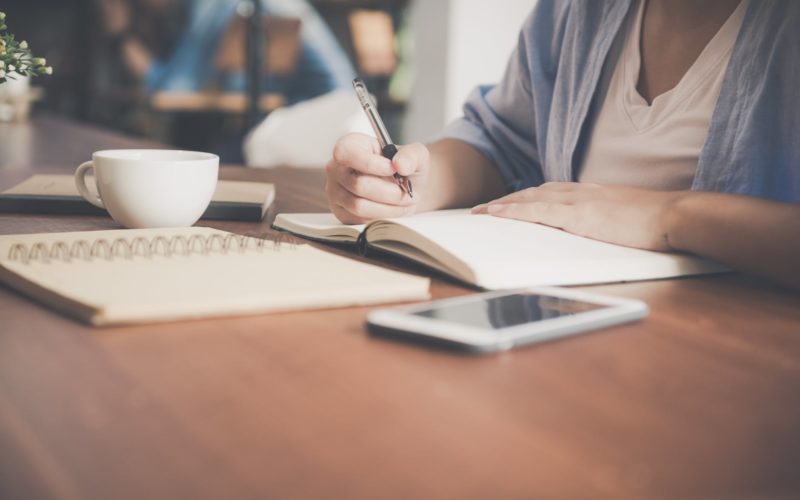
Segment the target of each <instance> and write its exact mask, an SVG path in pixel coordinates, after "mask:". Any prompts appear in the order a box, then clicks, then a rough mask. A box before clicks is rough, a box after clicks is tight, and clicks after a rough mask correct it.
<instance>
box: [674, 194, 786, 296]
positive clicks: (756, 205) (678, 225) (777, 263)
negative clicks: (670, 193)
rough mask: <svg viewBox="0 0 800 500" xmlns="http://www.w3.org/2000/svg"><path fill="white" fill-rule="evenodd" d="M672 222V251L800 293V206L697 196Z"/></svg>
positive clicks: (685, 199) (679, 203)
mask: <svg viewBox="0 0 800 500" xmlns="http://www.w3.org/2000/svg"><path fill="white" fill-rule="evenodd" d="M667 218H668V221H667V223H666V225H667V239H668V240H669V245H670V246H671V247H672V248H674V249H676V250H683V251H688V252H692V253H695V254H698V255H702V256H705V257H709V258H712V259H714V260H716V261H718V262H721V263H723V264H726V265H728V266H731V267H733V268H734V269H737V270H740V271H744V272H748V273H752V274H756V275H760V276H763V277H765V278H768V279H770V280H773V281H775V282H778V283H781V284H783V285H786V286H789V287H792V288H795V289H800V204H793V203H780V202H775V201H769V200H764V199H760V198H753V197H749V196H741V195H732V194H722V193H696V192H693V193H688V194H687V195H686V196H682V197H680V198H678V199H677V200H676V201H675V202H674V203H673V205H672V207H671V208H670V210H669V211H668V215H667Z"/></svg>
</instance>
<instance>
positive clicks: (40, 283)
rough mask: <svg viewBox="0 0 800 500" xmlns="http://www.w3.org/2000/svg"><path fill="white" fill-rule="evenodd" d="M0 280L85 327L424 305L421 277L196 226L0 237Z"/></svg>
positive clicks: (425, 293) (426, 282) (307, 248)
mask: <svg viewBox="0 0 800 500" xmlns="http://www.w3.org/2000/svg"><path fill="white" fill-rule="evenodd" d="M0 281H2V282H4V283H6V284H7V285H8V286H10V287H12V288H15V289H16V290H18V291H20V292H22V293H24V294H27V295H29V296H31V297H33V298H35V299H38V300H40V301H42V302H44V303H46V304H48V305H50V306H52V307H54V308H56V309H59V310H61V311H62V312H65V313H67V314H69V315H71V316H74V317H76V318H79V319H81V320H83V321H86V322H88V323H91V324H93V325H109V324H117V323H139V322H148V321H167V320H177V319H183V318H199V317H206V316H222V315H235V314H251V313H262V312H268V311H286V310H293V309H311V308H328V307H340V306H351V305H366V304H376V303H381V302H396V301H407V300H423V299H427V298H428V296H429V295H428V285H429V280H428V279H427V278H421V277H417V276H410V275H407V274H403V273H398V272H395V271H391V270H388V269H383V268H381V267H378V266H374V265H371V264H366V263H363V262H359V261H356V260H354V259H349V258H347V257H340V256H337V255H334V254H332V253H330V252H326V251H323V250H319V249H316V248H313V247H311V246H309V245H293V244H290V243H280V244H275V243H273V242H271V241H269V240H261V239H255V238H248V237H245V236H239V235H235V234H231V233H226V232H224V231H219V230H216V229H210V228H201V227H193V228H178V229H175V228H172V229H132V230H114V231H85V232H73V233H54V234H30V235H9V236H0Z"/></svg>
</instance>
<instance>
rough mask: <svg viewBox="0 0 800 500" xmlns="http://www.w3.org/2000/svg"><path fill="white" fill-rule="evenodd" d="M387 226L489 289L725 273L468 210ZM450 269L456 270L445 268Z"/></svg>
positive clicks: (687, 259) (701, 263)
mask: <svg viewBox="0 0 800 500" xmlns="http://www.w3.org/2000/svg"><path fill="white" fill-rule="evenodd" d="M391 222H392V223H393V224H398V225H401V226H405V227H408V228H410V229H412V230H413V231H414V232H416V233H418V234H419V235H420V236H421V237H422V238H417V242H415V245H421V244H422V243H419V241H420V240H421V239H425V240H429V241H430V242H433V243H434V245H435V246H436V247H438V250H440V251H443V252H440V253H442V254H449V255H451V256H452V257H453V258H454V259H455V260H457V261H460V262H462V263H463V264H465V265H466V267H467V268H469V269H470V270H471V271H472V275H471V276H462V277H461V279H464V280H466V281H470V282H473V283H475V284H477V285H479V286H482V287H484V288H490V289H496V288H513V287H522V286H539V285H574V284H590V283H605V282H613V281H628V280H639V279H655V278H664V277H671V276H680V275H685V274H699V273H707V272H721V271H725V270H727V268H725V267H724V266H721V265H719V264H716V263H713V262H710V261H707V260H703V259H699V258H696V257H691V256H687V255H679V254H668V253H661V252H650V251H646V250H640V249H635V248H628V247H622V246H618V245H612V244H610V243H604V242H600V241H596V240H591V239H588V238H583V237H580V236H575V235H572V234H569V233H567V232H564V231H561V230H558V229H554V228H551V227H547V226H543V225H540V224H532V223H529V222H523V221H517V220H511V219H503V218H499V217H493V216H490V215H472V214H470V213H469V212H468V211H467V210H460V211H448V213H447V214H445V216H442V217H409V218H401V219H392V220H391ZM390 231H391V229H387V230H386V231H385V232H386V233H389V232H390ZM406 238H407V237H406V236H404V237H403V239H406ZM450 267H453V268H458V267H460V266H458V265H457V264H456V263H450Z"/></svg>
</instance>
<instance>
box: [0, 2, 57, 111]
mask: <svg viewBox="0 0 800 500" xmlns="http://www.w3.org/2000/svg"><path fill="white" fill-rule="evenodd" d="M51 74H53V68H52V66H48V65H47V61H46V60H45V59H44V58H42V57H34V56H33V54H32V53H31V51H30V48H29V47H28V43H27V42H26V41H25V40H21V41H17V40H16V39H15V38H14V35H13V34H11V33H9V32H8V26H7V25H6V15H5V13H3V12H0V121H10V120H15V119H17V120H18V119H22V118H24V117H26V116H27V114H28V109H29V107H30V102H31V100H33V99H34V98H35V97H36V94H35V93H33V92H31V89H30V83H29V79H30V77H32V76H39V75H51Z"/></svg>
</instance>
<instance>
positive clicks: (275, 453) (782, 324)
mask: <svg viewBox="0 0 800 500" xmlns="http://www.w3.org/2000/svg"><path fill="white" fill-rule="evenodd" d="M20 137H24V138H26V140H27V142H24V141H20V140H19V138H20ZM140 146H141V147H152V146H154V144H151V143H146V142H143V141H137V140H134V139H128V138H123V137H120V136H116V135H112V134H108V133H106V132H103V131H99V130H95V129H92V128H87V127H84V126H80V125H78V124H73V123H70V122H67V121H64V120H60V119H55V118H47V117H45V118H39V119H36V120H35V121H34V122H33V123H32V124H28V125H0V189H5V188H7V187H10V185H13V184H15V183H16V182H18V181H20V180H22V179H24V178H25V177H27V176H28V175H32V174H33V173H43V172H49V173H68V172H70V171H72V169H74V167H75V166H76V165H77V164H78V163H79V162H80V161H83V160H84V159H87V158H88V157H89V155H90V153H91V151H93V150H95V149H105V148H109V147H140ZM221 176H222V177H223V178H226V179H252V180H264V181H271V182H275V183H276V184H277V186H278V196H277V201H276V204H275V207H274V208H273V210H272V211H271V213H270V215H269V216H268V220H267V221H266V222H264V223H262V224H256V223H223V222H209V223H208V225H210V226H213V227H218V228H222V229H226V230H230V231H236V232H261V233H268V232H270V231H271V230H270V229H269V227H268V223H269V219H271V218H272V217H273V216H274V214H275V213H276V212H280V211H314V210H323V209H324V208H325V201H324V194H323V192H322V185H323V182H324V179H323V176H322V174H321V173H320V172H315V171H307V170H290V169H277V170H271V171H263V170H247V169H244V168H233V167H226V168H223V169H222V172H221ZM204 224H205V223H204ZM116 227H117V226H116V224H115V223H114V222H113V221H112V220H111V219H109V218H104V217H78V216H58V215H52V216H41V215H14V214H0V233H2V234H13V233H32V232H52V231H73V230H92V229H109V228H116ZM325 248H331V247H325ZM332 251H336V252H340V253H348V252H347V251H346V250H343V249H332ZM350 255H352V254H350ZM382 262H383V264H384V265H387V266H394V267H398V268H400V269H404V270H407V271H409V272H416V273H422V272H424V270H422V269H420V268H416V267H413V266H410V265H407V264H404V263H402V262H400V261H394V260H389V259H383V261H382ZM586 288H587V289H591V290H593V291H598V292H602V293H608V294H612V295H618V296H625V297H634V298H639V299H642V300H645V301H646V302H647V303H648V304H649V305H650V307H651V309H652V312H651V314H650V316H649V317H648V318H647V319H645V320H644V321H642V322H640V323H636V324H630V325H626V326H621V327H615V328H610V329H606V330H603V331H598V332H596V333H592V334H589V335H584V336H579V337H574V338H571V339H568V340H563V341H558V342H552V343H548V344H544V345H539V346H535V347H530V348H525V349H520V350H515V351H511V352H506V353H501V354H495V355H489V356H472V355H463V354H457V353H453V352H449V351H445V350H438V349H431V348H427V347H423V346H420V345H417V344H413V343H404V342H397V341H391V340H385V339H382V338H376V337H371V336H369V335H368V334H367V333H366V331H365V329H364V317H365V314H366V313H367V311H368V310H369V309H368V308H348V309H336V310H326V311H308V312H297V313H285V314H270V315H260V316H247V317H235V318H224V319H214V320H205V321H187V322H179V323H166V324H155V325H147V326H130V327H120V328H109V329H92V328H89V327H86V326H84V325H82V324H79V323H76V322H74V321H72V320H70V319H67V318H66V317H64V316H61V315H59V314H58V313H55V312H53V311H51V310H49V309H46V308H44V307H41V306H40V305H38V304H37V303H35V302H33V301H31V300H28V299H27V298H24V297H22V296H19V295H18V294H16V293H14V292H13V291H11V290H10V289H8V288H5V287H0V497H2V498H4V499H5V498H25V499H32V498H66V499H73V498H74V499H85V498H99V499H105V498H115V499H127V498H131V499H134V498H137V499H138V498H173V499H177V498H196V499H200V498H239V499H245V498H480V499H484V498H797V497H798V496H800V473H798V470H800V465H799V464H800V425H799V424H800V296H798V295H797V294H791V293H787V292H784V291H782V290H780V289H777V288H775V287H772V286H771V285H769V284H766V283H763V282H760V281H756V280H754V279H750V278H747V277H743V276H737V275H728V276H717V277H706V278H696V279H680V280H665V281H651V282H640V283H631V284H616V285H603V286H595V287H586ZM432 293H433V295H434V297H437V298H438V297H447V296H454V295H459V294H465V293H473V291H472V290H469V289H467V288H463V287H461V286H459V285H457V284H454V283H452V282H450V281H447V280H444V279H441V278H439V277H437V278H436V279H435V280H434V282H433V285H432Z"/></svg>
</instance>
